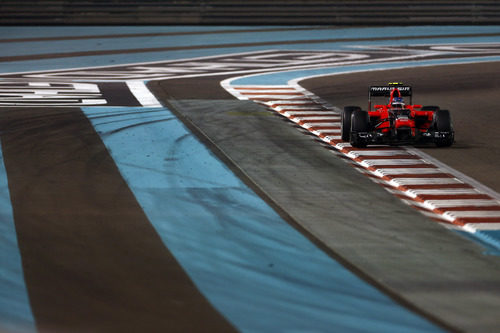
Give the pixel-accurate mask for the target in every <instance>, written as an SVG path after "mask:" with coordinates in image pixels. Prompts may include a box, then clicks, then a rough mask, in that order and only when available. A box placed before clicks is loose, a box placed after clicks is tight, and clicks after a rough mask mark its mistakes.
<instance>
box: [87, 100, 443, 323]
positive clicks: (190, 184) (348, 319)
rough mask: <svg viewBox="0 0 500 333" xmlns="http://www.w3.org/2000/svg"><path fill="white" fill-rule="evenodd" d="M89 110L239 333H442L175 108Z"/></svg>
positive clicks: (167, 240)
mask: <svg viewBox="0 0 500 333" xmlns="http://www.w3.org/2000/svg"><path fill="white" fill-rule="evenodd" d="M84 112H85V114H86V115H87V117H88V118H89V119H90V120H91V122H92V124H93V125H94V127H95V128H96V130H97V131H98V133H99V134H100V135H101V138H102V140H103V142H104V143H105V145H106V147H107V148H108V150H109V151H110V152H111V154H112V157H113V159H114V160H115V162H116V163H117V165H118V168H119V170H120V172H121V174H122V176H123V177H124V179H125V180H126V181H127V183H128V184H129V186H130V188H131V189H132V191H133V193H134V194H135V196H136V198H137V200H138V202H139V203H140V205H141V206H142V208H143V209H144V211H145V213H146V215H147V216H148V218H149V220H150V221H151V223H152V225H153V226H154V228H155V229H156V231H157V232H158V234H159V235H160V236H161V239H162V240H163V242H164V244H165V246H166V247H167V248H168V249H169V250H170V251H171V252H172V253H173V254H174V256H175V257H176V258H177V260H178V261H179V262H180V264H181V265H182V266H183V268H184V269H185V270H186V272H187V273H188V274H189V276H190V277H191V278H192V279H193V281H194V282H195V284H196V285H197V286H198V288H199V289H200V290H201V291H202V293H203V294H204V295H205V296H206V297H207V298H208V299H209V300H210V302H211V303H212V304H213V305H214V306H215V307H216V308H217V309H218V310H219V311H220V312H221V313H222V314H223V315H224V316H225V317H226V318H228V319H229V320H230V321H231V322H232V323H233V324H234V325H235V326H236V327H237V328H239V329H241V330H242V331H245V332H248V331H253V332H277V331H281V332H290V331H325V332H326V331H330V332H331V331H332V330H333V331H370V332H403V331H411V332H419V331H424V332H429V331H430V332H432V331H439V330H438V329H437V328H436V327H434V326H433V325H432V324H430V323H429V322H427V321H426V320H425V319H422V318H420V317H418V316H416V315H415V314H413V313H411V312H409V311H408V310H406V309H405V308H403V307H401V306H400V305H398V304H396V303H395V302H394V301H392V300H391V299H389V298H388V297H387V296H385V295H384V294H382V293H381V292H380V291H378V290H377V289H375V288H373V287H372V286H370V285H368V284H367V283H365V282H364V281H362V280H360V279H359V278H358V277H356V276H355V275H353V274H352V273H351V272H349V271H348V270H346V269H345V268H344V267H343V266H341V265H340V264H338V263H337V262H336V261H334V260H333V259H331V258H330V257H329V256H327V255H326V254H325V253H323V252H322V251H321V250H320V249H318V248H317V247H316V246H315V245H314V244H312V243H311V242H310V241H309V240H308V239H307V238H305V237H304V236H303V235H302V234H300V233H299V232H297V231H296V230H295V229H294V228H292V227H291V226H290V225H289V224H287V223H286V222H285V221H284V220H282V218H281V217H280V216H279V215H277V213H275V212H274V211H273V210H272V209H271V208H270V207H269V206H268V205H267V204H266V203H265V202H264V201H263V200H262V199H260V198H259V197H258V196H257V195H256V194H255V193H254V192H252V191H251V190H250V189H249V188H248V187H247V186H246V185H244V184H243V183H242V182H241V181H240V180H239V179H238V178H237V177H236V176H235V175H233V173H232V172H231V171H230V170H229V169H228V168H227V167H226V166H225V165H224V164H223V163H222V162H221V161H219V160H218V159H217V158H216V157H215V156H214V155H213V154H212V153H211V152H210V151H209V150H208V149H207V148H206V147H205V146H204V145H203V144H202V143H200V142H199V141H198V140H197V139H196V138H195V137H194V136H193V134H192V133H190V132H189V131H188V130H187V129H186V128H185V127H184V125H183V124H182V123H181V122H180V121H179V120H178V119H177V118H176V117H175V116H174V115H173V114H172V113H171V112H170V111H169V110H167V109H164V108H152V109H146V108H135V109H133V108H95V107H94V108H91V107H89V108H85V109H84ZM103 116H104V117H103ZM165 283H168V281H165Z"/></svg>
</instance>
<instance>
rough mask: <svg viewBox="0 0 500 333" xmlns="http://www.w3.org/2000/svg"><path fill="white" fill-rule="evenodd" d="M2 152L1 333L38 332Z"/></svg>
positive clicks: (0, 163) (0, 162)
mask: <svg viewBox="0 0 500 333" xmlns="http://www.w3.org/2000/svg"><path fill="white" fill-rule="evenodd" d="M10 202H11V201H10V194H9V186H8V182H7V172H6V170H5V166H4V162H3V154H2V151H1V149H0V263H1V264H0V332H35V324H34V318H33V314H32V312H31V307H30V303H29V299H28V293H27V290H26V285H25V283H24V275H23V268H22V264H21V254H20V253H19V248H18V244H17V235H16V227H15V224H14V217H13V213H12V206H11V203H10Z"/></svg>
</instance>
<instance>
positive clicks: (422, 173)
mask: <svg viewBox="0 0 500 333" xmlns="http://www.w3.org/2000/svg"><path fill="white" fill-rule="evenodd" d="M225 88H226V89H227V90H228V91H229V92H230V93H231V94H232V95H234V96H235V97H237V98H238V99H242V100H252V101H254V102H256V103H259V104H262V105H265V106H266V107H268V108H269V109H270V110H273V111H274V112H277V113H279V114H280V115H282V116H284V117H286V118H288V119H289V120H290V121H292V122H294V123H295V124H297V125H299V126H300V127H301V128H303V129H305V130H307V131H309V132H310V133H312V134H314V135H316V136H317V137H318V138H320V139H321V140H322V141H323V142H325V143H327V144H329V145H330V146H331V147H333V148H335V150H336V151H337V153H340V156H341V157H344V158H346V160H347V161H349V162H350V163H352V164H353V165H354V166H356V167H358V168H361V170H360V171H362V172H363V173H364V174H366V175H368V176H370V178H371V179H373V180H374V181H376V182H377V183H380V184H381V185H383V186H384V187H385V188H386V189H388V190H389V191H390V192H391V193H393V194H394V195H396V196H398V197H399V198H401V199H402V200H403V201H404V202H405V203H407V204H409V205H410V206H412V207H414V208H416V209H418V210H419V211H420V212H422V214H424V215H426V216H429V217H431V218H432V219H433V220H435V221H436V222H438V223H441V224H443V225H445V226H446V227H449V228H454V229H458V230H461V231H467V232H472V233H475V232H477V231H481V230H500V200H499V196H498V195H492V193H491V191H484V190H483V189H482V188H478V186H477V183H475V182H474V181H471V180H470V179H467V177H466V176H463V177H461V176H460V175H457V172H454V170H453V169H451V168H449V167H447V166H445V165H442V164H439V165H438V163H436V162H435V161H431V160H429V158H427V156H422V155H425V154H423V153H422V154H421V153H420V152H419V151H417V150H416V149H413V148H405V147H390V146H373V147H369V148H354V147H352V146H351V145H350V144H349V143H347V142H343V141H342V139H341V136H340V134H341V133H340V125H341V124H340V113H339V112H338V111H337V110H336V109H335V108H333V107H331V106H329V105H328V104H326V103H325V102H323V101H321V100H320V99H319V98H318V97H317V96H315V95H313V94H312V93H310V92H308V91H305V90H304V89H301V88H295V87H292V86H276V87H274V86H241V85H240V86H234V85H233V86H225ZM487 192H488V193H487ZM492 244H494V245H496V244H498V241H496V240H494V241H493V242H492Z"/></svg>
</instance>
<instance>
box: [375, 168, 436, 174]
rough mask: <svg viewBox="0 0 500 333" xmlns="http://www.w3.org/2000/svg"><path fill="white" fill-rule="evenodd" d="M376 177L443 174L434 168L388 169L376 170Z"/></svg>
mask: <svg viewBox="0 0 500 333" xmlns="http://www.w3.org/2000/svg"><path fill="white" fill-rule="evenodd" d="M374 173H376V174H377V175H381V176H387V175H401V174H416V175H431V174H436V173H443V170H439V169H436V168H390V169H377V170H376V171H374Z"/></svg>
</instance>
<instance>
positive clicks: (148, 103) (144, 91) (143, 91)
mask: <svg viewBox="0 0 500 333" xmlns="http://www.w3.org/2000/svg"><path fill="white" fill-rule="evenodd" d="M126 83H127V86H128V88H129V89H130V91H131V92H132V94H133V95H134V96H135V98H136V99H137V100H138V101H139V103H141V105H142V106H145V107H161V106H162V105H161V103H160V102H159V101H158V100H157V99H156V97H155V96H154V95H153V94H152V93H151V91H149V89H148V87H146V84H145V83H144V82H143V81H127V82H126Z"/></svg>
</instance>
